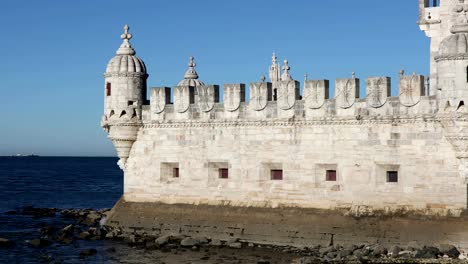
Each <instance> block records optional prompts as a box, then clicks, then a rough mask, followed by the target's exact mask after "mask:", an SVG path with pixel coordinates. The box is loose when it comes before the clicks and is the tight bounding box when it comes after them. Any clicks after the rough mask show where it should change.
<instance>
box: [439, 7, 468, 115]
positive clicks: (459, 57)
mask: <svg viewBox="0 0 468 264" xmlns="http://www.w3.org/2000/svg"><path fill="white" fill-rule="evenodd" d="M456 2H457V3H458V4H457V5H455V6H454V7H453V8H452V10H451V12H452V21H453V24H452V26H451V27H450V35H448V36H447V37H445V38H444V39H443V40H442V42H441V43H440V46H439V51H438V54H437V56H436V57H435V61H436V64H437V83H438V88H439V89H440V102H441V107H443V108H442V109H445V110H458V109H460V107H462V106H463V107H464V104H465V102H466V100H468V18H467V12H468V3H465V1H464V0H457V1H456ZM467 2H468V1H467Z"/></svg>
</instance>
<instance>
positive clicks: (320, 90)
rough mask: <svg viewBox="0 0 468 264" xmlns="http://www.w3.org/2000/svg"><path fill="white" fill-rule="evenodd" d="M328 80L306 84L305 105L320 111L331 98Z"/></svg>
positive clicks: (311, 81) (307, 82) (306, 82)
mask: <svg viewBox="0 0 468 264" xmlns="http://www.w3.org/2000/svg"><path fill="white" fill-rule="evenodd" d="M329 83H330V82H329V81H328V80H310V81H305V83H304V98H305V105H306V107H307V108H310V109H319V108H321V107H322V106H323V105H324V104H325V100H327V99H328V98H329Z"/></svg>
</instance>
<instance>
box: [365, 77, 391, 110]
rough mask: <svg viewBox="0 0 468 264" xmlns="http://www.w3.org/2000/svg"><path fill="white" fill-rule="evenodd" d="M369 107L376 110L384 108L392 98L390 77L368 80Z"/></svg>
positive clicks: (367, 97) (367, 98) (367, 100)
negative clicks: (388, 99) (390, 97)
mask: <svg viewBox="0 0 468 264" xmlns="http://www.w3.org/2000/svg"><path fill="white" fill-rule="evenodd" d="M366 89H367V96H366V102H367V105H368V106H370V107H374V108H379V107H382V106H383V105H384V104H385V102H387V97H389V96H390V90H391V81H390V78H389V77H370V78H367V79H366Z"/></svg>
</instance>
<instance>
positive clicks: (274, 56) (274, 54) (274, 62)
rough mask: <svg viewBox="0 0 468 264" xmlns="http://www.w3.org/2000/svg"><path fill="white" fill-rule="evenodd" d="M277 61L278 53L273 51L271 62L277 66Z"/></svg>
mask: <svg viewBox="0 0 468 264" xmlns="http://www.w3.org/2000/svg"><path fill="white" fill-rule="evenodd" d="M276 59H277V57H276V53H275V52H274V51H273V55H272V56H271V62H272V63H273V64H276Z"/></svg>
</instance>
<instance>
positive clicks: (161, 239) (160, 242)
mask: <svg viewBox="0 0 468 264" xmlns="http://www.w3.org/2000/svg"><path fill="white" fill-rule="evenodd" d="M170 240H171V236H170V235H166V236H161V237H158V238H157V239H156V240H155V241H154V242H155V243H156V244H157V245H159V246H164V245H166V244H167V243H169V241H170Z"/></svg>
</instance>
